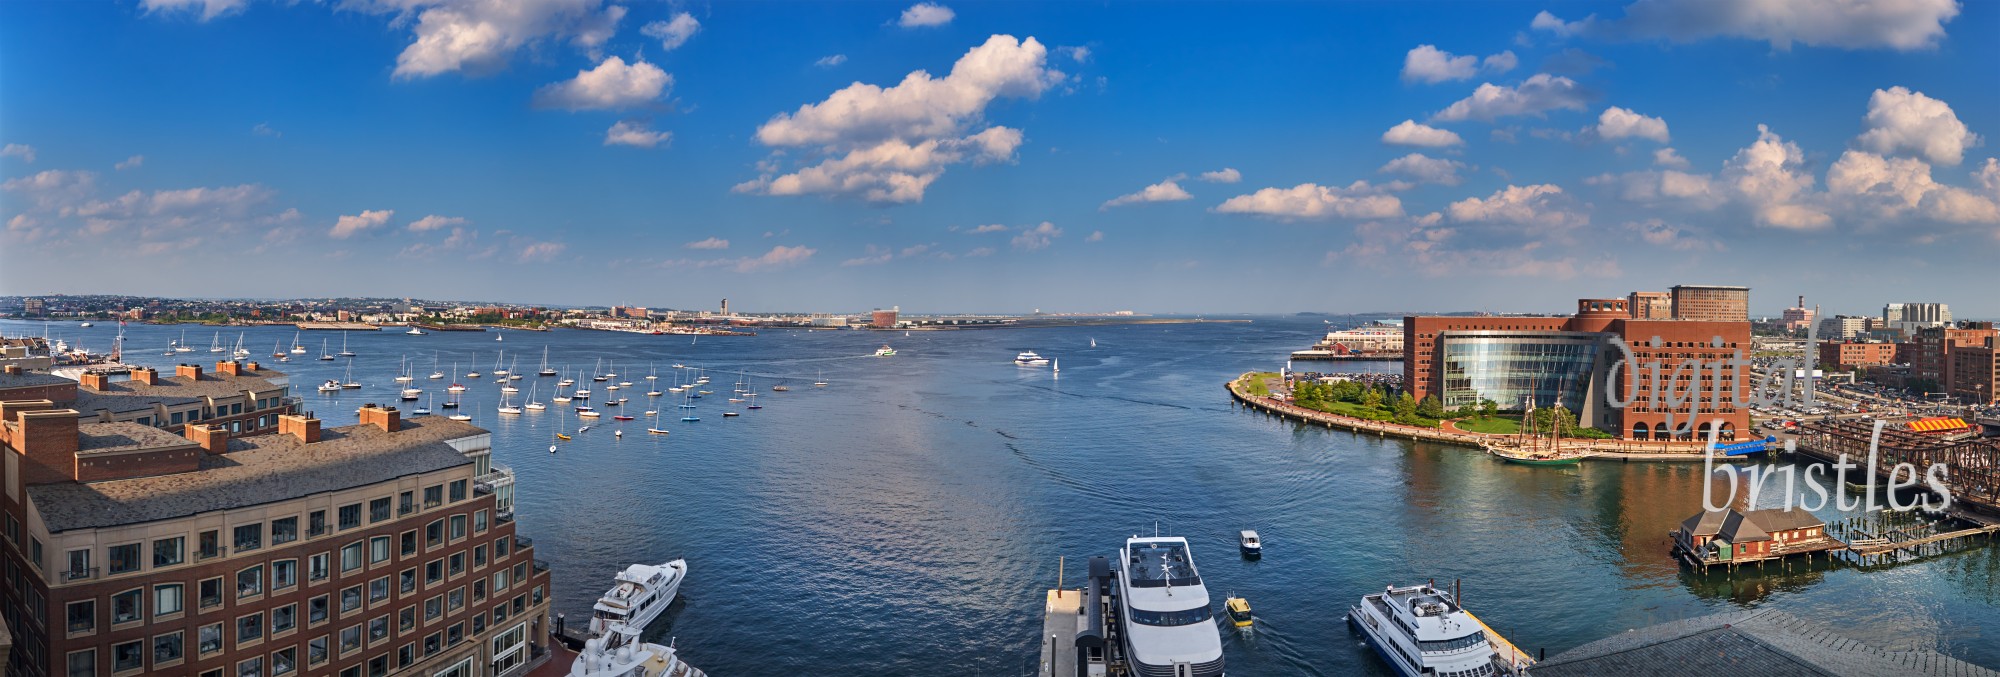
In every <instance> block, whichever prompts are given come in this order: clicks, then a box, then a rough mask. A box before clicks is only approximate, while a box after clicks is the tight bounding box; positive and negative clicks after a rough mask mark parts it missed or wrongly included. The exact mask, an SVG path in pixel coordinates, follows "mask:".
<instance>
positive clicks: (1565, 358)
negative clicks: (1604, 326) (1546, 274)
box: [1440, 331, 1602, 412]
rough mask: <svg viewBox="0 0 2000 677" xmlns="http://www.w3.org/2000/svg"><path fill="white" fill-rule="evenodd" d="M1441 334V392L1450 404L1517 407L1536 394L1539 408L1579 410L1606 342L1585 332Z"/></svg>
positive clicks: (1471, 332)
mask: <svg viewBox="0 0 2000 677" xmlns="http://www.w3.org/2000/svg"><path fill="white" fill-rule="evenodd" d="M1442 338H1443V343H1444V346H1443V347H1444V364H1443V365H1442V366H1443V375H1444V392H1443V393H1441V395H1440V396H1441V399H1443V400H1444V406H1445V407H1447V408H1456V407H1463V406H1467V405H1476V404H1478V403H1479V402H1480V400H1493V401H1494V402H1496V403H1498V404H1499V405H1500V408H1501V409H1502V410H1510V411H1517V410H1520V409H1522V408H1523V407H1524V406H1525V405H1526V404H1527V402H1528V400H1529V398H1533V402H1534V405H1535V406H1538V407H1549V406H1554V405H1555V404H1556V403H1558V402H1560V403H1561V404H1562V405H1563V406H1564V407H1567V408H1568V409H1569V410H1570V411H1579V412H1580V411H1582V410H1583V406H1584V398H1585V397H1586V396H1587V395H1588V393H1589V392H1590V374H1591V369H1592V368H1593V367H1594V366H1595V365H1596V364H1597V354H1598V351H1599V350H1600V348H1601V346H1602V343H1601V341H1602V338H1601V337H1600V336H1599V335H1597V334H1592V333H1581V332H1501V331H1468V332H1449V333H1447V334H1445V335H1444V336H1443V337H1442Z"/></svg>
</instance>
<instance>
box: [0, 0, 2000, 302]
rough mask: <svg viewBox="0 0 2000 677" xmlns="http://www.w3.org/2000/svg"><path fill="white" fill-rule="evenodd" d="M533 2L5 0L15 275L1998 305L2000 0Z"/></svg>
mask: <svg viewBox="0 0 2000 677" xmlns="http://www.w3.org/2000/svg"><path fill="white" fill-rule="evenodd" d="M499 6H500V5H499V4H495V3H486V2H472V1H469V0H397V1H393V2H392V1H390V0H352V1H350V2H343V3H332V4H316V3H281V2H264V1H261V0H139V1H137V2H129V1H127V2H102V3H0V120H4V121H5V124H4V125H0V222H4V229H0V295H9V294H25V295H35V294H44V293H57V292H61V293H70V294H93V293H106V294H117V293H131V294H148V295H160V296H183V297H203V298H228V297H257V298H285V297H327V296H380V297H391V298H400V297H404V296H420V297H427V298H448V299H459V298H463V299H493V300H500V301H507V302H515V303H541V304H556V305H613V304H624V303H631V304H633V305H646V306H671V307H678V308H704V307H712V306H714V305H715V304H716V302H717V301H719V300H720V299H721V298H724V297H728V298H730V299H731V300H732V301H731V303H732V306H734V307H739V308H743V309H746V310H748V309H764V308H770V309H791V310H813V309H822V308H823V309H829V310H839V311H852V310H857V309H866V308H872V307H887V306H891V305H901V306H903V307H904V308H906V309H911V311H912V312H951V311H956V310H970V311H985V312H1028V311H1030V310H1033V309H1036V308H1040V309H1041V310H1043V311H1046V312H1077V311H1107V312H1108V311H1115V310H1134V311H1138V312H1144V313H1210V314H1215V313H1253V314H1284V313H1293V312H1299V311H1320V312H1333V313H1352V312H1370V311H1380V310H1383V309H1391V308H1407V309H1411V310H1412V311H1419V310H1421V311H1425V312H1430V311H1440V312H1441V311H1457V310H1462V311H1478V310H1489V311H1495V312H1531V313H1540V312H1546V313H1564V312H1568V308H1570V307H1572V306H1573V303H1574V300H1575V299H1576V298H1579V297H1607V298H1608V297H1623V296H1624V295H1626V294H1628V293H1630V292H1633V291H1665V290H1666V289H1668V288H1669V287H1671V286H1673V285H1675V284H1695V285H1699V284H1721V285H1744V286H1749V287H1751V296H1750V312H1751V314H1752V316H1754V317H1765V316H1768V317H1777V316H1778V315H1779V314H1780V312H1781V311H1782V310H1783V309H1784V308H1786V307H1788V306H1790V305H1792V303H1793V302H1794V301H1795V300H1796V297H1797V296H1798V295H1800V294H1804V295H1805V296H1806V297H1807V298H1806V303H1807V305H1808V306H1812V305H1815V304H1817V305H1819V306H1820V307H1821V309H1822V312H1823V313H1824V314H1825V315H1828V316H1831V315H1835V314H1850V315H1857V314H1858V315H1878V314H1879V313H1880V312H1881V308H1882V306H1883V305H1884V304H1885V303H1892V302H1898V303H1900V302H1941V303H1948V304H1950V305H1951V307H1952V311H1953V314H1954V316H1955V317H1957V318H1961V319H1978V318H1993V317H2000V299H1996V298H1994V296H1993V295H1992V294H1990V293H1986V292H1985V291H1984V290H1985V289H1987V288H1990V287H1991V282H1992V280H1991V277H1992V275H1991V271H1992V270H1994V268H1995V267H1994V265H1993V262H1994V261H1995V260H1996V256H2000V161H1996V160H1995V159H1994V158H1993V156H1994V155H1995V154H1996V151H1995V150H1994V149H1993V147H1992V146H1991V145H1990V143H1989V141H1990V139H1989V137H1990V135H1992V134H1994V133H1995V130H1996V129H2000V93H1996V92H1995V91H1993V90H1994V88H1993V87H1992V84H1993V69H1992V67H1991V66H1990V64H1992V63H2000V45H1996V44H1994V42H1993V41H1992V40H1988V39H1984V38H1981V37H1980V35H1982V33H1981V31H1980V30H1979V29H1980V28H1984V27H1991V26H1994V25H2000V7H1995V6H1994V5H1992V4H1991V3H1966V4H1959V3H1954V2H1950V1H1949V0H1912V1H1910V2H1902V3H1893V4H1889V5H1874V4H1870V3H1864V2H1847V1H1841V2H1830V3H1805V2H1772V3H1763V4H1759V5H1755V6H1738V5H1735V4H1733V3H1704V2H1693V3H1679V2H1668V1H1665V0H1637V1H1636V2H1630V3H1618V4H1579V3H1568V2H1495V3H1458V4H1449V5H1427V4H1418V3H1412V4H1326V5H1308V4H1282V5H1280V4H1269V5H1219V4H1215V5H1206V4H1171V5H1153V4H1139V3H1112V4H1108V5H1084V4H1079V3H1005V4H1001V3H969V2H942V3H930V2H925V3H914V4H913V3H909V2H902V3H870V2H843V3H823V4H804V3H796V4H761V3H760V4H715V5H707V4H691V3H687V4H636V3H623V2H615V1H611V2H607V1H605V0H520V1H518V2H514V3H507V6H508V7H509V11H504V12H503V11H499V10H497V9H495V8H496V7H499ZM1440 8H1445V9H1447V10H1448V11H1442V12H1441V11H1439V9H1440ZM1738 10H1741V11H1738ZM1988 32H1990V31H1988ZM1988 37H1990V35H1989V36H1988ZM1982 63H1983V64H1989V65H1988V66H1980V65H1979V64H1982Z"/></svg>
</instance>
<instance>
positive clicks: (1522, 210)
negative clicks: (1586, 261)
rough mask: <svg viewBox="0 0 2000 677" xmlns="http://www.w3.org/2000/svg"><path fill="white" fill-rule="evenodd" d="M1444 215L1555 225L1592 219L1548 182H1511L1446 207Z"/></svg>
mask: <svg viewBox="0 0 2000 677" xmlns="http://www.w3.org/2000/svg"><path fill="white" fill-rule="evenodd" d="M1445 215H1446V216H1448V217H1450V218H1451V220H1453V221H1458V222H1488V223H1507V224H1514V225H1521V226H1536V227H1541V228H1556V229H1565V228H1572V227H1576V226H1582V225H1585V224H1588V223H1590V216H1589V215H1588V214H1584V213H1582V212H1581V211H1578V210H1577V209H1575V207H1574V205H1572V204H1571V201H1570V200H1569V199H1568V195H1567V194H1565V193H1563V189H1562V187H1561V186H1557V185H1554V184H1547V183H1544V184H1536V185H1530V186H1508V187H1506V188H1502V189H1500V190H1498V191H1495V192H1494V193H1493V194H1492V195H1490V196H1487V197H1485V198H1477V197H1469V198H1465V199H1463V200H1459V201H1457V202H1453V203H1451V205H1450V206H1448V207H1446V208H1445Z"/></svg>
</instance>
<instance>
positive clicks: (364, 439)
mask: <svg viewBox="0 0 2000 677" xmlns="http://www.w3.org/2000/svg"><path fill="white" fill-rule="evenodd" d="M95 425H131V424H95ZM82 427H92V426H89V425H86V426H82ZM135 427H140V428H143V427H144V426H136V425H135ZM161 434H163V435H168V436H169V437H172V435H170V434H168V433H161ZM483 434H486V431H485V430H483V429H480V428H478V427H475V426H473V425H471V424H469V423H463V422H459V421H453V420H451V419H448V418H444V417H442V416H424V417H419V418H416V419H406V420H404V421H403V426H402V430H401V431H399V432H395V433H389V432H384V431H383V430H382V429H381V428H377V427H375V426H373V425H353V426H347V427H344V428H331V429H326V430H323V431H321V436H320V441H319V442H316V443H313V444H305V443H303V442H300V441H299V439H298V438H297V437H294V436H291V435H259V436H256V437H246V438H236V439H231V440H229V453H228V454H224V455H206V454H205V455H204V456H203V457H202V459H201V468H200V469H199V470H196V471H194V472H186V473H179V474H173V475H161V476H155V477H139V478H133V479H125V480H113V481H108V482H95V483H88V484H84V483H73V482H58V483H53V484H38V485H33V486H30V487H28V498H29V500H31V501H33V502H34V504H35V508H36V509H37V510H39V511H40V512H41V515H42V520H43V522H44V523H46V524H47V525H48V529H49V531H50V532H63V531H69V530H72V529H91V528H98V527H109V526H119V525H126V524H140V523H144V522H152V521H157V520H164V519H174V518H179V517H187V516H191V515H197V514H201V513H206V512H212V511H216V510H232V509H236V508H243V507H248V506H253V505H259V504H263V503H271V502H275V501H284V500H290V499H294V498H299V497H303V496H309V495H312V494H318V493H325V492H330V491H340V490H343V489H351V488H354V487H360V486H366V485H370V484H375V483H378V482H384V481H387V480H392V479H395V478H398V477H404V476H408V475H417V474H422V473H428V472H436V471H438V470H444V469H446V468H452V467H457V466H461V465H469V464H471V463H472V462H473V461H472V459H470V458H467V457H466V456H465V455H464V454H463V453H461V452H459V451H458V450H457V449H454V448H452V446H451V445H450V444H447V442H448V441H449V440H453V439H458V438H463V437H471V436H474V435H483Z"/></svg>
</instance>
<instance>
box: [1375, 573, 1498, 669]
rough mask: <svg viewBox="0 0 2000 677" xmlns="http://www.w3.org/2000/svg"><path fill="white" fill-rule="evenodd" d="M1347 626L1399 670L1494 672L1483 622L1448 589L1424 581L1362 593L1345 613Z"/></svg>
mask: <svg viewBox="0 0 2000 677" xmlns="http://www.w3.org/2000/svg"><path fill="white" fill-rule="evenodd" d="M1347 622H1348V624H1349V625H1352V626H1354V627H1355V628H1357V629H1359V630H1360V631H1361V633H1362V634H1363V635H1366V636H1367V637H1368V646H1371V647H1374V649H1375V653H1376V654H1379V655H1381V656H1382V660H1383V661H1384V662H1387V663H1388V664H1389V666H1390V667H1392V668H1395V669H1396V672H1397V673H1398V674H1401V675H1407V676H1411V677H1416V676H1419V675H1465V676H1466V677H1486V676H1488V675H1494V674H1497V673H1498V672H1499V667H1498V665H1497V664H1496V663H1495V658H1496V656H1497V655H1498V653H1497V652H1496V651H1494V650H1493V645H1492V643H1491V642H1488V641H1487V639H1486V632H1485V630H1484V626H1483V625H1481V624H1480V623H1479V620H1478V619H1476V618H1473V617H1472V614H1471V613H1468V612H1467V611H1466V610H1464V609H1462V608H1460V607H1459V606H1458V602H1457V601H1456V600H1454V599H1453V598H1452V595H1451V593H1450V592H1448V591H1444V590H1438V589H1436V588H1432V587H1430V586H1428V585H1412V586H1409V587H1404V588H1398V587H1396V586H1393V585H1392V586H1389V587H1388V588H1387V589H1385V590H1383V591H1382V592H1379V593H1375V594H1372V595H1365V596H1363V597H1362V598H1361V604H1360V605H1358V606H1354V607H1350V608H1349V609H1348V612H1347Z"/></svg>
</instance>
